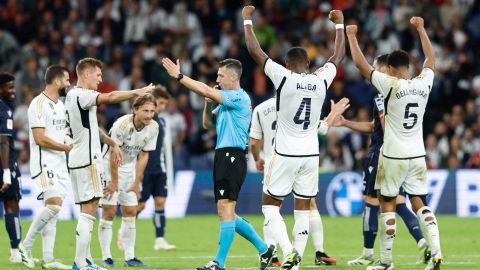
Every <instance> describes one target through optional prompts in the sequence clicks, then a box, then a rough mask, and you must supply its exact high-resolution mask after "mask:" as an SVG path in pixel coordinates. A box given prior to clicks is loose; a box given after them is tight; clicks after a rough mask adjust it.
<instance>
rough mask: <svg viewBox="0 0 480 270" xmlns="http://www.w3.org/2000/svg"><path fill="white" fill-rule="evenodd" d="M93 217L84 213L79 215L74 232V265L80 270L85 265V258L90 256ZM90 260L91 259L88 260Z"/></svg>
mask: <svg viewBox="0 0 480 270" xmlns="http://www.w3.org/2000/svg"><path fill="white" fill-rule="evenodd" d="M94 222H95V217H93V216H90V215H89V214H86V213H81V214H80V216H79V217H78V222H77V230H76V242H77V243H76V249H75V263H76V264H77V266H78V268H80V269H82V268H83V267H85V265H86V259H87V256H88V257H91V255H90V241H91V240H92V230H93V223H94ZM89 259H91V258H89Z"/></svg>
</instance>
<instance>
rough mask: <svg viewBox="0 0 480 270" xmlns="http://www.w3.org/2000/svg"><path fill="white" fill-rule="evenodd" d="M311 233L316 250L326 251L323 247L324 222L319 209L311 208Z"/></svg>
mask: <svg viewBox="0 0 480 270" xmlns="http://www.w3.org/2000/svg"><path fill="white" fill-rule="evenodd" d="M310 235H311V236H312V241H313V245H314V246H315V251H320V252H325V250H324V247H323V224H322V218H321V217H320V213H319V212H318V210H310Z"/></svg>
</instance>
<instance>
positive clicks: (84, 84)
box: [77, 79, 95, 90]
mask: <svg viewBox="0 0 480 270" xmlns="http://www.w3.org/2000/svg"><path fill="white" fill-rule="evenodd" d="M77 87H80V88H83V89H89V90H95V89H91V88H89V87H88V84H87V83H86V82H84V81H82V80H81V79H78V82H77Z"/></svg>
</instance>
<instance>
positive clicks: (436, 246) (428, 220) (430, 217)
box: [417, 206, 441, 257]
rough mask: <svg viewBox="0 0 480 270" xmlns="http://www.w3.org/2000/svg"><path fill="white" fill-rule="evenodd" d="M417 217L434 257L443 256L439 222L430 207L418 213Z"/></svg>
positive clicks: (425, 207)
mask: <svg viewBox="0 0 480 270" xmlns="http://www.w3.org/2000/svg"><path fill="white" fill-rule="evenodd" d="M417 216H418V218H419V219H420V222H421V223H422V224H423V227H424V228H425V230H426V232H427V235H428V241H429V243H430V248H431V250H432V257H433V256H435V255H437V254H441V250H440V233H439V231H438V221H437V219H436V218H435V215H434V214H433V212H432V209H430V207H428V206H424V207H422V208H420V209H419V210H418V211H417Z"/></svg>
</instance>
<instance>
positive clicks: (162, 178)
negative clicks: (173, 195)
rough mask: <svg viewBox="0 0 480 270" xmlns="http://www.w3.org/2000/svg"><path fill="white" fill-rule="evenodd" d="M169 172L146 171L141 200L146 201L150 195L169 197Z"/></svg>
mask: <svg viewBox="0 0 480 270" xmlns="http://www.w3.org/2000/svg"><path fill="white" fill-rule="evenodd" d="M167 195H168V188H167V174H166V173H164V172H160V173H146V174H144V176H143V182H142V197H140V199H139V200H138V201H139V202H146V201H147V200H148V198H150V196H153V197H167Z"/></svg>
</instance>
